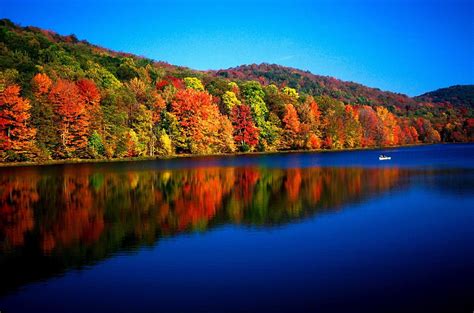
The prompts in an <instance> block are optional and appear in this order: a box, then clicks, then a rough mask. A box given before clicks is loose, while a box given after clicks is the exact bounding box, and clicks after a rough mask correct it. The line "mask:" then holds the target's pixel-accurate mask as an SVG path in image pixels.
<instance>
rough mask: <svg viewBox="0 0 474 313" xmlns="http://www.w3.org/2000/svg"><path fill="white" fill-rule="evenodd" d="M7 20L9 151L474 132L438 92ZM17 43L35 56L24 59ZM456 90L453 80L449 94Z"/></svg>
mask: <svg viewBox="0 0 474 313" xmlns="http://www.w3.org/2000/svg"><path fill="white" fill-rule="evenodd" d="M0 28H1V29H2V31H3V33H0V35H1V34H8V36H4V37H2V38H4V39H5V40H4V41H5V42H4V47H3V48H2V49H4V50H3V51H4V52H2V53H3V56H4V60H5V62H3V63H2V67H1V68H0V92H1V95H0V157H1V160H2V161H7V162H12V161H27V160H30V161H44V160H51V159H67V158H85V159H87V158H94V159H101V158H108V159H112V158H124V157H145V156H146V157H153V156H159V155H168V156H169V155H174V154H181V153H191V154H213V153H232V152H234V151H236V150H239V151H278V150H292V149H308V150H311V149H346V148H368V147H380V146H396V145H406V144H416V143H437V142H472V141H473V140H474V122H472V121H474V111H473V109H472V108H471V107H469V106H461V105H459V106H454V105H452V104H451V103H449V102H446V101H444V102H443V101H441V100H440V96H441V95H442V94H440V95H439V96H436V100H437V102H436V103H431V102H429V101H430V97H428V96H426V97H420V98H410V97H407V96H404V95H399V94H393V93H390V92H382V91H380V90H377V89H372V88H368V87H365V86H362V85H358V84H355V83H347V82H342V81H339V80H337V79H334V78H330V77H322V76H317V75H313V74H311V73H309V72H303V71H299V70H296V69H291V68H285V67H282V66H278V65H270V64H261V65H255V64H253V65H248V66H240V67H237V68H233V69H229V70H221V71H216V72H212V71H210V72H201V71H193V70H190V69H187V68H181V67H175V66H172V65H170V64H166V63H163V62H154V61H152V60H149V59H146V58H142V57H137V56H133V55H131V54H124V53H118V52H113V51H110V50H106V49H103V48H100V47H97V46H91V45H89V44H88V43H86V42H80V43H79V42H78V41H77V40H73V39H74V38H73V37H70V36H65V37H64V36H60V35H57V34H54V33H52V32H49V31H41V30H38V29H34V28H22V27H19V26H16V25H14V24H12V23H11V22H9V21H7V20H2V21H1V23H0ZM2 36H3V35H2ZM24 38H33V39H34V40H33V39H32V40H28V41H26V40H23V39H24ZM34 42H42V43H43V44H42V46H37V45H34V44H33V43H34ZM18 51H23V52H24V53H25V55H29V59H25V60H24V62H26V63H24V64H21V66H20V64H17V62H16V61H15V60H16V59H15V55H16V53H20V52H18ZM23 52H22V53H23ZM458 89H459V88H457V89H456V88H455V89H449V90H448V91H449V97H450V99H455V95H454V94H453V93H455V92H456V91H457V90H458ZM456 103H457V104H459V99H457V100H456Z"/></svg>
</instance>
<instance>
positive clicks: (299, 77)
mask: <svg viewBox="0 0 474 313" xmlns="http://www.w3.org/2000/svg"><path fill="white" fill-rule="evenodd" d="M211 73H213V74H214V75H215V76H218V77H224V78H230V79H240V80H249V79H250V80H257V81H259V82H261V83H262V84H271V83H273V84H276V85H277V86H288V87H291V88H296V89H297V90H299V91H301V92H305V93H308V94H312V95H315V96H322V95H326V96H330V97H332V98H334V99H337V100H340V101H342V102H344V103H352V104H368V105H385V106H390V105H395V106H403V107H404V106H405V105H414V104H416V102H415V101H414V100H413V99H412V98H410V97H408V96H406V95H403V94H397V93H393V92H388V91H381V90H380V89H377V88H370V87H366V86H364V85H361V84H358V83H354V82H346V81H342V80H339V79H336V78H334V77H329V76H321V75H314V74H312V73H311V72H308V71H302V70H298V69H294V68H290V67H285V66H281V65H277V64H265V63H263V64H251V65H241V66H237V67H233V68H229V69H225V70H218V71H212V72H211Z"/></svg>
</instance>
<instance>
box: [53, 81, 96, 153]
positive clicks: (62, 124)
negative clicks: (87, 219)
mask: <svg viewBox="0 0 474 313" xmlns="http://www.w3.org/2000/svg"><path fill="white" fill-rule="evenodd" d="M49 99H50V101H51V103H53V105H54V109H55V112H56V115H57V119H58V121H57V122H58V128H59V134H60V137H61V143H62V147H61V148H63V149H64V150H65V152H66V156H68V155H69V154H71V153H76V154H77V153H79V154H81V152H84V149H85V147H86V146H87V135H88V133H89V114H88V111H87V108H86V102H85V100H84V99H85V97H84V96H83V95H82V94H81V91H80V89H79V87H78V86H77V85H76V84H74V83H73V82H70V81H67V80H62V79H61V80H58V82H57V83H56V84H55V85H54V86H53V87H52V88H51V91H50V93H49ZM58 152H60V154H62V153H61V152H62V151H58Z"/></svg>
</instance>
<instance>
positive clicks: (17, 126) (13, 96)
mask: <svg viewBox="0 0 474 313" xmlns="http://www.w3.org/2000/svg"><path fill="white" fill-rule="evenodd" d="M30 107H31V106H30V102H29V101H28V100H26V99H23V98H22V97H21V96H20V87H19V86H18V85H10V86H7V87H5V89H3V90H2V91H1V92H0V150H1V151H6V150H11V151H13V152H15V153H16V154H18V155H24V156H26V155H28V154H30V153H31V152H32V148H33V143H32V140H33V139H34V136H35V133H36V130H35V129H33V128H31V127H29V126H28V120H29V118H30V113H29V110H30Z"/></svg>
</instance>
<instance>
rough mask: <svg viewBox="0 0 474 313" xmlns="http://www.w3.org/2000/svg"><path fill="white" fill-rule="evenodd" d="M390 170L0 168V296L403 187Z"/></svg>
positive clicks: (398, 172) (399, 174)
mask: <svg viewBox="0 0 474 313" xmlns="http://www.w3.org/2000/svg"><path fill="white" fill-rule="evenodd" d="M412 174H413V172H410V171H409V170H406V169H405V170H403V169H398V168H383V169H376V168H373V169H363V168H304V169H300V168H290V169H269V168H258V167H215V168H213V167H203V168H192V169H176V170H175V169H173V170H158V171H156V170H124V169H122V170H117V169H115V170H110V169H109V170H107V169H106V168H99V169H98V168H96V167H94V166H92V165H80V166H64V167H60V168H56V169H54V170H48V171H46V170H44V169H38V168H36V169H35V168H28V169H21V170H19V169H14V170H4V171H3V173H2V175H1V178H0V252H1V254H0V262H1V263H0V265H1V267H0V277H2V280H1V283H0V293H2V294H4V293H5V292H9V291H11V290H12V289H14V288H15V287H17V286H19V285H23V284H25V283H27V282H30V281H34V280H38V279H44V278H48V277H51V276H53V275H57V274H58V273H61V272H62V271H64V270H67V269H69V268H77V267H80V266H83V265H86V264H91V263H93V262H94V261H97V260H101V259H103V258H106V257H108V256H110V255H111V254H113V253H116V252H120V251H126V250H131V249H134V248H136V247H140V246H144V245H154V244H156V241H157V240H158V239H159V238H160V237H164V236H172V235H174V234H178V233H182V232H190V231H205V230H206V229H209V228H212V227H214V226H216V225H220V224H226V223H232V224H243V225H251V226H259V227H261V226H271V225H278V224H283V223H288V222H291V221H294V220H297V219H301V218H305V217H308V216H314V215H315V214H318V213H319V212H324V211H328V210H337V209H340V208H342V207H343V206H344V205H346V204H349V203H354V202H357V201H362V200H364V199H367V198H369V197H372V196H374V195H377V194H379V193H382V192H384V191H387V190H390V189H393V188H395V187H399V186H401V185H403V184H404V183H405V182H406V181H407V180H406V179H404V178H406V177H408V176H409V175H412Z"/></svg>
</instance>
